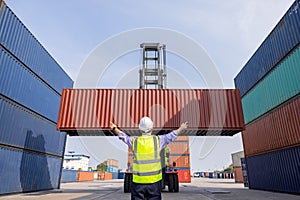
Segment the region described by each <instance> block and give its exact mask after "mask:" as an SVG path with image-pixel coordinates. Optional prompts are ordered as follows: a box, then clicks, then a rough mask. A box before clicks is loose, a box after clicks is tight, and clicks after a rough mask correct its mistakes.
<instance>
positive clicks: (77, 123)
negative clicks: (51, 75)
mask: <svg viewBox="0 0 300 200" xmlns="http://www.w3.org/2000/svg"><path fill="white" fill-rule="evenodd" d="M87 100H88V101H87ZM143 116H149V117H150V118H151V119H152V120H153V122H154V127H153V128H154V134H155V133H166V132H168V131H170V130H174V129H177V128H178V127H179V126H180V124H181V122H182V121H188V122H189V128H188V130H187V131H184V132H183V133H182V135H194V136H195V135H197V136H201V135H227V136H232V135H234V134H236V133H238V132H240V131H241V130H243V129H244V122H243V116H242V108H241V102H240V95H239V92H238V90H200V89H194V90H192V89H182V90H179V89H177V90H167V89H159V90H153V89H152V90H151V89H148V90H146V89H136V90H133V89H64V90H63V95H62V99H61V106H60V113H59V118H58V124H57V129H58V130H61V131H67V132H68V134H69V135H82V136H84V135H107V136H113V135H114V134H112V133H111V132H110V122H111V121H113V122H115V123H117V125H118V126H119V127H120V128H121V129H122V130H124V131H125V132H126V133H128V134H130V135H140V134H141V133H140V131H139V130H138V124H139V121H140V119H141V118H142V117H143ZM87 119H89V120H87Z"/></svg>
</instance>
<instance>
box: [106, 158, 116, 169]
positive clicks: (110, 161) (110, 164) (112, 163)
mask: <svg viewBox="0 0 300 200" xmlns="http://www.w3.org/2000/svg"><path fill="white" fill-rule="evenodd" d="M106 164H107V166H113V167H119V162H118V161H117V160H115V159H107V161H106Z"/></svg>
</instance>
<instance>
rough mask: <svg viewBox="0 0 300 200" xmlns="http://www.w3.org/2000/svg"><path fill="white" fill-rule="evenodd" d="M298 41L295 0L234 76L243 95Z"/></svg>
mask: <svg viewBox="0 0 300 200" xmlns="http://www.w3.org/2000/svg"><path fill="white" fill-rule="evenodd" d="M299 42H300V0H296V1H295V2H294V3H293V5H292V6H291V7H290V8H289V10H288V11H287V12H286V14H285V15H284V16H283V17H282V19H281V20H280V22H279V23H278V24H277V25H276V27H275V28H274V29H273V30H272V32H271V33H270V34H269V35H268V37H267V38H266V39H265V41H264V42H263V43H262V44H261V46H260V47H259V48H258V49H257V51H256V52H255V53H254V55H253V56H252V57H251V58H250V60H249V61H248V62H247V63H246V65H245V66H244V67H243V69H242V70H241V71H240V72H239V74H238V75H237V76H236V77H235V79H234V82H235V87H236V88H238V89H240V93H241V96H242V97H243V96H244V95H245V94H246V93H247V92H248V91H249V90H250V89H251V88H252V87H253V86H254V85H255V84H256V83H257V82H258V81H260V80H261V79H262V78H263V77H264V76H265V75H266V74H267V73H268V72H270V71H271V70H272V68H273V67H274V66H275V65H276V64H277V63H278V62H280V61H281V60H282V59H283V58H284V57H285V56H286V55H287V54H288V53H289V52H290V51H291V50H292V49H293V48H294V47H295V46H297V44H299Z"/></svg>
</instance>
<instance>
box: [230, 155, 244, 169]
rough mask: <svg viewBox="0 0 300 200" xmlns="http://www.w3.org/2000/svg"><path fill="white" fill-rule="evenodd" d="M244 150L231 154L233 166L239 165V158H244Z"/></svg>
mask: <svg viewBox="0 0 300 200" xmlns="http://www.w3.org/2000/svg"><path fill="white" fill-rule="evenodd" d="M244 157H245V155H244V151H239V152H236V153H233V154H231V158H232V164H233V167H241V166H242V164H241V158H244Z"/></svg>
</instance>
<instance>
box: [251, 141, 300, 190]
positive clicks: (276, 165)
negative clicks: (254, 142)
mask: <svg viewBox="0 0 300 200" xmlns="http://www.w3.org/2000/svg"><path fill="white" fill-rule="evenodd" d="M299 158H300V147H295V148H289V149H283V150H278V151H274V152H270V153H266V154H262V155H257V156H252V157H248V158H246V162H247V172H248V180H249V188H250V189H260V190H271V191H279V192H288V193H297V194H300V170H299V166H300V161H299Z"/></svg>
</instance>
